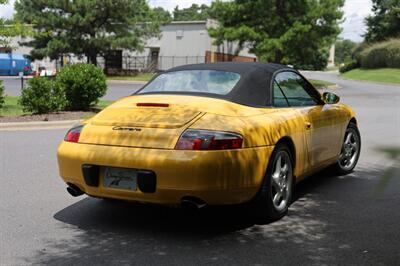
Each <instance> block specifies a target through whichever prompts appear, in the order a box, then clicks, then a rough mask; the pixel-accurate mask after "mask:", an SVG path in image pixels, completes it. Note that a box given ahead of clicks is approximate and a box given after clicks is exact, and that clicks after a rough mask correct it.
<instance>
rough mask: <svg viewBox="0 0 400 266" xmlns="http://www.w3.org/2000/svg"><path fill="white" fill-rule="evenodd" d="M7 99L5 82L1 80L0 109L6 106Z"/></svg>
mask: <svg viewBox="0 0 400 266" xmlns="http://www.w3.org/2000/svg"><path fill="white" fill-rule="evenodd" d="M5 98H6V97H5V95H4V86H3V81H2V80H0V108H2V107H3V106H4V102H5Z"/></svg>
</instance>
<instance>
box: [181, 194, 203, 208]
mask: <svg viewBox="0 0 400 266" xmlns="http://www.w3.org/2000/svg"><path fill="white" fill-rule="evenodd" d="M181 206H182V207H183V208H185V209H189V210H199V209H202V208H204V207H206V206H207V203H205V201H203V200H201V199H199V198H195V197H183V198H182V199H181Z"/></svg>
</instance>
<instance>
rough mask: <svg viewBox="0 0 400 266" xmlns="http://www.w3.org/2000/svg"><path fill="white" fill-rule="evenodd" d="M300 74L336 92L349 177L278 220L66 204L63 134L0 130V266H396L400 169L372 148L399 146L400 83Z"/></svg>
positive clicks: (320, 182)
mask: <svg viewBox="0 0 400 266" xmlns="http://www.w3.org/2000/svg"><path fill="white" fill-rule="evenodd" d="M305 75H306V76H307V77H310V78H317V79H325V80H330V81H333V82H335V83H338V84H339V85H340V86H341V87H342V88H341V89H337V90H335V92H336V93H337V94H338V95H340V96H341V98H342V102H344V103H348V104H350V105H351V106H353V107H354V109H355V110H356V112H357V113H358V117H357V118H358V120H359V125H360V130H361V134H362V140H363V146H362V154H361V158H360V162H359V166H358V167H357V168H356V169H355V171H354V172H353V173H352V174H350V175H347V176H336V175H334V174H333V173H331V172H329V171H323V172H320V173H317V174H315V175H314V176H312V177H310V178H308V179H307V180H305V181H303V182H301V183H300V184H298V186H297V188H296V200H295V202H294V203H293V205H292V206H291V208H290V210H289V213H288V215H287V216H286V217H284V218H283V219H281V220H280V221H277V222H273V223H269V224H263V225H260V224H254V222H253V221H251V219H249V218H248V215H247V213H246V209H245V208H244V207H242V206H239V207H213V208H208V209H204V210H203V211H201V212H197V213H190V212H186V211H184V210H181V209H173V208H168V207H162V206H152V205H140V204H131V203H123V202H108V201H103V200H100V199H94V198H88V197H86V196H83V197H80V198H72V197H71V196H69V195H68V194H67V193H66V190H65V185H64V184H63V182H62V181H61V179H60V178H59V177H58V172H57V171H58V170H57V161H56V156H55V155H56V148H57V145H58V143H59V142H60V140H61V139H62V138H63V136H64V133H65V130H59V129H55V130H31V131H14V132H0V184H1V185H0V203H1V204H0V265H7V266H8V265H399V264H400V252H399V247H400V212H399V206H400V170H399V163H397V167H396V164H394V162H393V161H391V160H390V159H389V158H388V157H387V156H386V154H385V153H383V152H381V151H378V150H380V149H384V148H388V147H389V148H393V147H400V104H399V101H400V86H395V85H382V84H373V83H367V82H357V81H348V80H342V79H339V78H337V76H336V75H335V74H330V73H319V72H306V73H305ZM111 90H112V89H111ZM121 90H122V89H121ZM109 93H110V92H109ZM111 93H112V92H111ZM385 177H386V178H385ZM387 177H391V178H387ZM385 180H386V183H385V182H383V181H385Z"/></svg>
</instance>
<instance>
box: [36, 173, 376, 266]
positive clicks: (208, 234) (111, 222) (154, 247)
mask: <svg viewBox="0 0 400 266" xmlns="http://www.w3.org/2000/svg"><path fill="white" fill-rule="evenodd" d="M381 174H382V170H381V169H365V170H363V169H361V170H357V171H356V172H355V173H353V174H351V175H349V176H336V175H335V174H334V173H332V172H331V171H330V170H325V171H322V172H319V173H317V174H315V175H313V176H311V177H309V178H307V179H306V180H304V181H302V182H300V183H299V184H298V185H297V187H296V194H295V202H294V203H293V205H292V206H291V208H290V211H289V213H288V215H287V216H286V217H284V218H283V219H281V220H279V221H276V222H273V223H270V224H265V225H257V224H255V222H254V221H253V220H252V219H249V217H250V216H249V212H248V209H247V208H246V205H240V206H228V207H209V208H205V209H203V210H201V211H199V212H189V211H185V210H183V209H180V208H169V207H163V206H156V205H145V204H137V203H129V202H118V201H108V200H101V199H94V198H85V199H82V200H80V201H79V202H77V203H75V204H73V205H71V206H68V207H66V208H64V209H62V210H60V211H59V212H57V213H56V214H55V215H54V218H55V219H56V220H58V221H60V222H62V224H63V225H64V226H65V230H69V231H70V233H71V234H72V235H73V239H72V240H71V239H67V240H65V241H62V240H49V241H48V243H47V245H48V246H49V250H50V249H51V250H52V251H51V252H50V251H48V250H47V251H39V252H38V254H37V256H36V260H37V261H35V262H38V263H39V264H52V265H71V264H76V262H79V264H80V265H82V264H88V265H93V263H95V264H121V265H123V264H130V263H131V262H132V261H135V260H137V259H138V257H139V258H140V260H141V261H143V260H144V261H145V262H142V263H140V264H159V263H163V264H168V263H170V264H176V262H178V261H179V263H180V264H193V262H194V261H196V260H200V258H198V256H200V254H201V256H202V260H200V261H202V263H204V264H205V263H206V262H207V260H209V261H208V262H210V263H212V262H214V263H215V262H217V261H218V260H220V259H223V258H225V259H227V258H228V259H229V257H236V261H235V263H230V264H241V263H244V264H248V263H250V262H252V263H262V262H263V261H262V259H266V258H268V259H271V255H272V254H274V252H275V254H276V252H279V250H282V248H284V249H286V248H288V249H292V248H293V249H299V248H300V249H301V251H300V253H303V255H304V256H305V258H309V259H310V261H313V262H318V263H319V262H321V263H322V262H323V258H326V256H325V257H324V256H323V253H324V252H327V251H328V249H326V250H325V251H324V250H322V251H321V250H319V249H317V248H316V247H315V244H318V242H319V241H321V239H324V238H327V237H328V236H327V233H326V228H327V227H328V226H334V222H333V221H332V220H330V219H328V218H326V217H324V215H322V214H321V212H324V211H326V210H327V209H328V208H332V206H333V207H334V206H337V204H336V203H337V202H334V200H333V199H336V198H337V197H339V196H340V194H342V193H347V192H349V193H350V192H351V191H354V188H355V187H358V188H360V189H362V188H363V187H364V188H366V189H367V188H369V187H371V184H370V181H371V180H370V178H368V177H373V178H375V179H379V178H376V177H377V176H380V175H381ZM374 182H376V180H375V181H374ZM328 190H329V191H331V190H333V191H334V192H332V193H331V194H330V195H329V193H330V192H329V193H328V198H327V193H325V192H326V191H328ZM344 195H346V194H344ZM347 195H350V194H347ZM243 244H249V247H252V248H256V249H261V252H264V249H265V248H266V247H267V246H268V250H269V251H270V252H272V253H270V252H266V253H265V254H264V253H262V254H263V255H262V256H261V257H260V256H258V257H254V258H246V256H247V255H246V252H251V251H250V250H248V249H247V251H246V249H244V250H241V248H242V247H243ZM50 247H51V248H50ZM194 251H195V252H194ZM166 255H169V256H166ZM266 256H267V257H266ZM268 256H269V257H268ZM238 257H240V258H241V257H243V258H244V259H245V260H244V261H242V262H240V259H239V260H237V259H238ZM30 262H32V261H30ZM277 262H278V261H277ZM279 262H281V263H282V262H287V263H296V260H295V258H293V257H290V256H288V257H286V258H283V260H282V258H281V260H280V261H279ZM138 264H139V263H138Z"/></svg>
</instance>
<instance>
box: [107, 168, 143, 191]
mask: <svg viewBox="0 0 400 266" xmlns="http://www.w3.org/2000/svg"><path fill="white" fill-rule="evenodd" d="M104 186H105V187H110V188H118V189H127V190H136V189H137V171H136V170H133V169H125V168H113V167H107V168H106V171H105V174H104Z"/></svg>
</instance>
